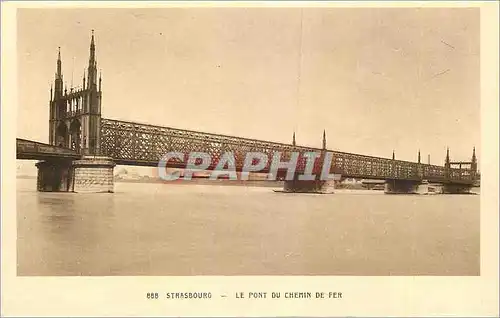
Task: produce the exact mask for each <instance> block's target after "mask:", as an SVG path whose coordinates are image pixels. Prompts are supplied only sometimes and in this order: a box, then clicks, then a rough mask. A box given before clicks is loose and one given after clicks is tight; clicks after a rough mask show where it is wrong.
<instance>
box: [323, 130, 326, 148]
mask: <svg viewBox="0 0 500 318" xmlns="http://www.w3.org/2000/svg"><path fill="white" fill-rule="evenodd" d="M323 149H326V130H325V129H323Z"/></svg>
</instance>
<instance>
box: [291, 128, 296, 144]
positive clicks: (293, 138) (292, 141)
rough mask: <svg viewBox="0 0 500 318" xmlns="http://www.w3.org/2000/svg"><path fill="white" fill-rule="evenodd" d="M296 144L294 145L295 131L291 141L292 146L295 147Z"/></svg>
mask: <svg viewBox="0 0 500 318" xmlns="http://www.w3.org/2000/svg"><path fill="white" fill-rule="evenodd" d="M296 145H297V144H296V143H295V131H294V132H293V139H292V146H296Z"/></svg>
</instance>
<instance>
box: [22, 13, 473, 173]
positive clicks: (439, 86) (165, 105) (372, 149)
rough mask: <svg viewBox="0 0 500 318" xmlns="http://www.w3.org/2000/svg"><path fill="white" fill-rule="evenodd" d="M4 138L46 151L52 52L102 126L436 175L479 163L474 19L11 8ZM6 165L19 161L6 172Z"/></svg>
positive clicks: (457, 16) (460, 15) (415, 15)
mask: <svg viewBox="0 0 500 318" xmlns="http://www.w3.org/2000/svg"><path fill="white" fill-rule="evenodd" d="M17 19H18V30H17V37H18V40H17V49H18V61H17V62H18V87H19V88H20V89H19V90H18V92H19V96H18V101H19V105H18V123H17V124H18V125H17V136H18V137H20V138H26V139H33V140H37V141H41V142H48V117H49V96H50V95H49V94H50V93H49V91H50V85H51V83H53V81H54V73H55V70H56V58H57V50H58V47H61V55H62V68H63V74H64V79H65V81H66V82H67V85H68V87H70V86H71V83H73V86H81V85H82V76H83V71H84V68H85V67H86V65H87V64H88V57H89V44H90V34H91V30H92V29H94V30H95V41H96V55H97V63H98V69H101V70H102V80H103V82H102V91H103V101H102V116H103V117H105V118H111V119H121V120H128V121H136V122H142V123H149V124H154V125H161V126H168V127H175V128H181V129H190V130H197V131H203V132H211V133H220V134H228V135H234V136H240V137H247V138H255V139H263V140H270V141H277V142H287V143H291V140H292V134H293V132H294V131H295V133H296V139H297V143H298V144H300V145H304V146H314V147H321V139H322V133H323V129H325V130H326V133H327V147H328V148H329V149H331V150H339V151H345V152H354V153H360V154H366V155H374V156H381V157H391V156H392V151H393V149H394V150H395V153H396V158H397V159H401V160H410V161H416V158H417V152H418V150H419V149H420V150H421V152H422V160H423V161H427V155H428V154H430V156H431V163H432V164H439V165H442V164H443V163H444V158H445V154H446V147H450V154H451V159H452V160H457V161H458V160H462V161H465V160H469V159H470V157H471V155H472V147H473V146H476V151H477V152H478V153H479V152H480V149H479V147H480V77H479V76H480V74H479V67H480V62H479V10H478V9H477V8H421V9H418V8H397V9H396V8H305V9H300V8H165V9H161V8H154V9H85V8H83V9H20V10H19V11H18V15H17ZM18 163H19V161H18Z"/></svg>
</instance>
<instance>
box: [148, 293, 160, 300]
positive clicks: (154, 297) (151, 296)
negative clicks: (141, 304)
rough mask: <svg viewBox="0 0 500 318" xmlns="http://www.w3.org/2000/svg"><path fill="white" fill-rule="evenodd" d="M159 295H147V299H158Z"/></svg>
mask: <svg viewBox="0 0 500 318" xmlns="http://www.w3.org/2000/svg"><path fill="white" fill-rule="evenodd" d="M158 297H159V296H158V293H147V294H146V298H147V299H158Z"/></svg>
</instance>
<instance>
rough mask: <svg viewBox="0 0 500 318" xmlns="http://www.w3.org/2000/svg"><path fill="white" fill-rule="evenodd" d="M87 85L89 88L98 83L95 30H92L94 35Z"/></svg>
mask: <svg viewBox="0 0 500 318" xmlns="http://www.w3.org/2000/svg"><path fill="white" fill-rule="evenodd" d="M87 85H88V88H89V89H92V88H93V87H95V86H96V85H97V61H96V59H95V40H94V30H92V37H91V39H90V57H89V67H88V80H87Z"/></svg>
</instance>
